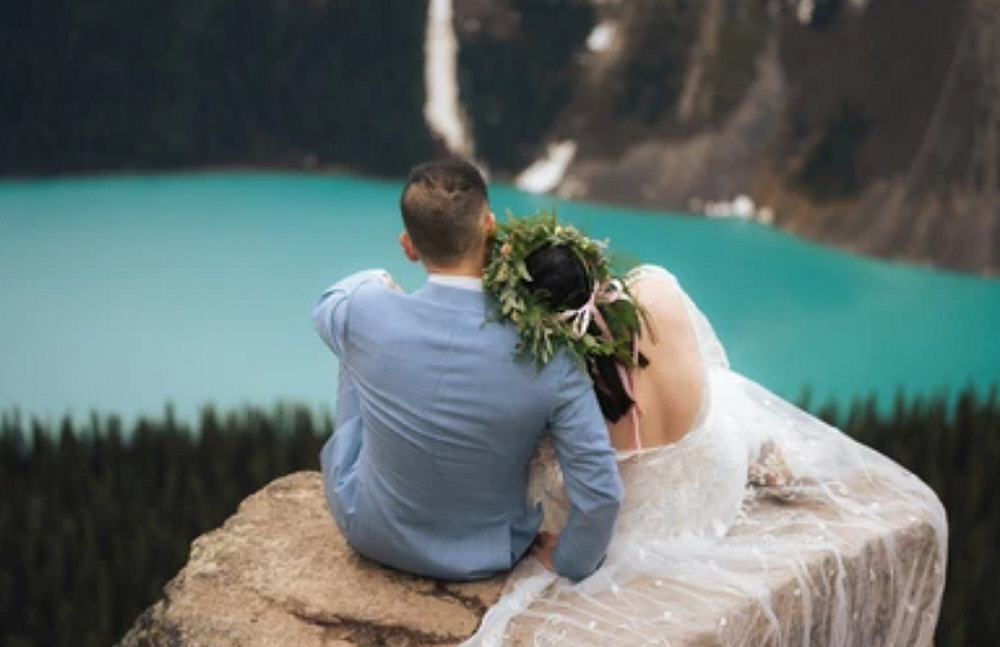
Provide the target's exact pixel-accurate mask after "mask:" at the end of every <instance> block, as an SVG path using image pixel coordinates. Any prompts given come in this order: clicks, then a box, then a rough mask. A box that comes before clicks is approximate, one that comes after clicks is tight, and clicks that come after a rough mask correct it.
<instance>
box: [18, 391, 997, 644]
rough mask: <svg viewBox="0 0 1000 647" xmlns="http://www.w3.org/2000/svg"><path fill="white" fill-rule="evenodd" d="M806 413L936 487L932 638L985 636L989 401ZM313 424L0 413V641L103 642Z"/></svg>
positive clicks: (305, 452)
mask: <svg viewBox="0 0 1000 647" xmlns="http://www.w3.org/2000/svg"><path fill="white" fill-rule="evenodd" d="M819 413H820V415H821V417H823V418H825V419H826V420H828V421H830V422H832V423H834V424H837V425H839V426H840V427H841V428H842V429H844V430H845V431H846V432H848V433H849V434H851V435H852V436H854V437H855V438H857V439H858V440H860V441H862V442H864V443H866V444H868V445H870V446H872V447H874V448H875V449H877V450H879V451H881V452H883V453H884V454H886V455H888V456H890V457H891V458H893V459H894V460H896V461H897V462H899V463H900V464H902V465H904V466H906V467H907V468H909V469H910V470H912V471H913V472H914V473H916V474H917V475H918V476H919V477H920V478H922V479H923V480H924V481H926V482H927V483H928V484H929V485H930V486H931V487H932V488H934V490H935V491H936V492H937V493H938V495H939V496H940V498H941V499H942V501H943V502H944V505H945V508H946V509H947V511H948V520H949V524H950V546H949V556H948V560H949V568H948V581H947V589H946V592H945V597H944V604H943V609H942V613H941V621H940V623H939V626H938V632H937V637H936V643H937V644H939V645H978V644H990V643H991V641H992V639H993V638H994V637H995V636H997V635H1000V602H998V599H997V596H995V595H993V593H992V588H991V587H992V584H993V580H992V578H993V577H995V575H996V573H998V572H1000V554H998V553H997V551H996V546H997V545H1000V506H997V505H996V504H995V502H993V500H992V496H991V494H992V490H991V486H992V483H993V479H994V478H995V471H996V469H997V466H998V465H1000V397H998V393H997V390H996V389H994V390H993V391H992V392H991V393H989V394H988V395H985V396H984V395H982V394H978V395H977V393H975V392H973V391H972V390H967V391H965V392H963V393H962V394H961V396H960V397H958V398H957V401H956V402H955V403H953V404H949V403H948V401H947V400H946V398H944V397H943V396H941V397H934V398H917V399H911V400H905V399H904V398H899V399H898V401H897V404H896V407H895V410H894V411H893V412H892V413H891V415H884V414H882V413H880V412H879V410H878V409H877V407H876V406H875V403H874V401H873V400H868V401H858V402H855V403H853V405H852V406H850V407H847V408H840V409H838V408H837V407H832V406H827V407H824V408H823V409H822V410H821V411H820V412H819ZM330 433H332V421H331V419H330V417H329V416H328V415H325V414H322V415H316V414H314V413H313V412H311V411H309V410H308V409H305V408H303V407H297V406H290V405H285V406H279V407H277V408H275V409H272V410H263V409H256V408H246V409H242V410H237V411H231V412H228V413H225V414H221V413H219V412H217V411H216V410H214V409H212V408H206V409H205V410H204V411H203V412H202V414H201V417H200V420H199V421H198V422H197V423H196V424H194V425H188V424H184V423H181V422H179V421H177V420H176V419H175V418H174V416H173V415H172V414H171V412H170V410H169V409H168V410H167V412H166V413H165V415H164V416H163V417H162V418H161V419H157V420H151V419H143V420H140V421H138V422H137V423H135V425H133V426H132V427H130V428H126V427H125V426H124V425H123V424H122V422H121V421H120V420H119V419H118V418H116V417H114V416H103V417H102V416H96V415H95V416H92V417H91V419H90V420H89V421H88V422H87V423H85V424H82V425H81V424H75V423H74V422H73V421H71V420H69V419H64V420H63V421H62V422H61V423H59V424H57V425H52V424H44V423H41V422H39V421H38V420H34V419H32V420H25V419H23V417H22V416H20V415H17V414H15V413H8V414H5V415H4V416H2V418H0V491H2V498H0V647H28V646H34V645H38V646H62V645H65V646H74V647H87V646H91V645H93V646H98V645H101V646H104V645H108V644H111V643H113V642H115V641H116V640H118V639H119V638H120V637H121V636H122V635H123V634H124V632H125V631H126V630H127V629H128V627H129V626H130V625H131V623H132V622H133V620H134V619H135V618H136V617H137V616H138V615H139V614H140V613H141V612H142V611H143V610H144V609H145V608H146V607H148V606H149V605H151V604H152V603H153V602H155V601H156V600H157V599H159V598H160V597H161V595H162V587H163V586H164V585H165V584H166V583H167V581H169V579H170V578H171V577H173V576H174V575H175V574H176V573H177V572H178V571H179V570H180V569H181V567H183V565H184V564H185V563H186V561H187V554H188V550H189V547H190V542H191V541H192V540H193V539H194V538H195V537H197V536H198V535H199V534H201V533H203V532H206V531H207V530H210V529H212V528H215V527H218V526H219V525H221V524H222V522H223V521H224V520H225V519H226V517H228V516H229V515H231V514H232V513H233V512H234V511H235V509H236V507H237V505H238V504H239V502H240V501H241V500H242V499H244V498H245V497H246V496H247V495H249V494H250V493H252V492H254V491H256V490H258V489H260V488H261V487H263V486H264V485H265V484H266V483H268V482H269V481H271V480H273V479H274V478H276V477H278V476H280V475H283V474H287V473H289V472H293V471H296V470H300V469H318V454H319V450H320V447H321V446H322V443H323V442H324V441H325V440H326V438H327V437H328V436H329V434H330Z"/></svg>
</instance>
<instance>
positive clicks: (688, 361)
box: [608, 272, 705, 451]
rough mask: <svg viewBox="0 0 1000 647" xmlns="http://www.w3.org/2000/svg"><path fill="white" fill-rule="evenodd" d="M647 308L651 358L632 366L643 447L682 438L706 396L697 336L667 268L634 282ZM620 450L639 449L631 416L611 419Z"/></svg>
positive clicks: (642, 342) (645, 332)
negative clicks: (663, 271)
mask: <svg viewBox="0 0 1000 647" xmlns="http://www.w3.org/2000/svg"><path fill="white" fill-rule="evenodd" d="M629 286H630V288H631V290H632V294H633V296H634V297H635V299H636V300H637V301H638V302H639V304H640V305H641V306H642V308H643V309H644V311H645V313H646V321H644V322H643V326H642V336H641V338H640V339H639V351H640V352H641V353H642V354H643V355H645V356H646V358H647V359H649V365H648V366H646V367H645V368H636V369H633V371H632V380H633V386H634V389H635V398H636V401H637V402H638V403H639V410H640V414H639V437H640V439H641V442H642V447H643V448H648V447H658V446H661V445H667V444H670V443H673V442H676V441H678V440H680V439H681V438H682V437H683V436H684V435H685V434H686V433H687V432H688V431H690V430H691V428H692V426H693V425H694V423H695V420H696V419H697V417H698V413H699V411H701V407H702V399H703V398H704V397H705V395H704V394H705V387H704V384H705V370H704V366H703V365H702V360H701V355H700V354H699V351H698V339H697V337H696V336H695V332H694V328H693V326H692V325H691V321H690V319H689V317H688V311H687V307H686V305H685V301H684V298H683V296H682V294H681V292H680V291H679V290H678V289H677V284H676V282H675V281H673V280H671V278H670V277H669V275H667V274H666V273H662V274H660V273H652V272H639V273H638V274H637V275H636V276H635V278H634V279H633V280H632V281H631V282H630V284H629ZM608 431H609V434H610V436H611V444H612V445H614V447H615V449H617V450H620V451H621V450H631V449H636V446H635V437H634V434H633V427H632V418H631V416H628V415H626V416H624V417H622V418H621V419H620V420H619V421H618V422H616V423H614V424H611V425H609V427H608Z"/></svg>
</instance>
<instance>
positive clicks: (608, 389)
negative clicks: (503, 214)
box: [524, 245, 648, 422]
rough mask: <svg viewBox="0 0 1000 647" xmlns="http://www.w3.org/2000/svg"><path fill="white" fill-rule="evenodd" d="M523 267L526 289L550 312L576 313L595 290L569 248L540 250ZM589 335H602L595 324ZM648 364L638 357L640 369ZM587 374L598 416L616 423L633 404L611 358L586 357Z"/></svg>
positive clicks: (564, 246)
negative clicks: (592, 385)
mask: <svg viewBox="0 0 1000 647" xmlns="http://www.w3.org/2000/svg"><path fill="white" fill-rule="evenodd" d="M524 264H525V267H526V268H527V270H528V274H530V275H531V282H530V283H528V287H529V289H531V290H533V291H535V292H538V293H539V294H540V295H541V296H542V298H543V299H545V301H546V302H547V303H548V304H549V306H551V307H552V309H553V310H571V309H576V308H579V307H581V306H582V305H583V304H585V303H587V300H588V299H590V293H591V292H592V291H593V289H594V282H593V279H591V278H590V276H589V275H588V273H587V268H585V267H584V264H583V263H582V262H581V261H580V259H579V258H578V257H577V255H576V254H574V253H573V250H572V249H570V247H569V246H567V245H548V246H546V247H541V248H539V249H536V250H535V251H533V252H531V253H530V254H528V255H527V257H525V259H524ZM598 307H600V306H598ZM589 331H590V332H591V333H592V334H594V335H600V334H601V332H600V329H599V328H598V327H597V324H595V323H594V322H591V324H590V328H589ZM647 364H648V361H647V360H646V358H645V357H642V356H640V357H639V366H640V367H641V366H646V365H647ZM587 371H588V372H589V373H590V377H591V379H592V380H593V382H594V391H595V392H596V393H597V401H598V403H599V404H600V405H601V413H603V414H604V417H605V418H607V419H608V420H610V421H611V422H618V420H619V419H621V417H622V416H624V415H625V414H626V413H628V411H629V409H631V408H632V405H633V404H635V401H634V400H633V399H632V398H631V397H630V396H629V394H628V392H627V391H626V390H625V385H624V384H622V380H621V375H620V373H619V372H618V366H617V364H616V363H615V360H614V358H613V357H588V358H587Z"/></svg>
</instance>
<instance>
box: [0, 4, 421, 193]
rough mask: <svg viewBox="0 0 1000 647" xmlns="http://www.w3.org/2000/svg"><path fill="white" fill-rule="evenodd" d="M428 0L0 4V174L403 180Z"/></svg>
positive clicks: (415, 130) (417, 122) (416, 140)
mask: <svg viewBox="0 0 1000 647" xmlns="http://www.w3.org/2000/svg"><path fill="white" fill-rule="evenodd" d="M426 13H427V9H426V2H417V1H414V0H379V2H324V1H322V0H287V1H283V2H282V1H278V0H238V1H237V0H167V1H165V2H154V3H137V2H129V1H128V0H94V1H88V2H79V1H77V0H7V1H5V2H4V3H2V4H0V78H2V79H3V84H2V87H0V174H11V175H26V174H47V173H59V172H80V171H107V170H139V169H142V170H147V169H159V168H178V167H192V166H197V167H204V166H217V165H267V166H271V167H274V166H293V167H302V166H305V167H309V166H315V165H324V166H329V165H333V166H344V167H350V168H352V169H356V170H359V171H367V172H373V173H396V174H398V173H401V172H404V171H405V170H406V169H408V168H409V167H410V166H411V165H412V164H414V163H415V162H417V161H419V160H422V159H425V158H427V157H428V156H430V155H431V154H432V146H433V145H432V142H431V139H430V136H429V134H428V133H427V129H426V127H425V126H424V123H423V113H422V110H423V103H424V87H423V41H424V25H425V18H426Z"/></svg>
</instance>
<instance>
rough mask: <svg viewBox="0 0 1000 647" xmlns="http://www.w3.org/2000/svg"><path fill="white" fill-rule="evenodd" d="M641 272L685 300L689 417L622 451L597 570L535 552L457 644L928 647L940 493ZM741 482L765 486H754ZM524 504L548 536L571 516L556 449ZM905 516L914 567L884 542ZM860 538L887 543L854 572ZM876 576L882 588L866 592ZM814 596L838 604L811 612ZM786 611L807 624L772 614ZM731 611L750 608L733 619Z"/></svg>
mask: <svg viewBox="0 0 1000 647" xmlns="http://www.w3.org/2000/svg"><path fill="white" fill-rule="evenodd" d="M640 277H656V278H658V279H660V280H661V281H662V283H663V285H664V286H665V287H664V289H674V290H677V291H678V292H679V293H680V295H681V296H682V299H683V301H684V303H685V307H686V310H687V316H688V319H689V322H690V324H691V326H692V328H693V332H694V334H695V337H696V339H697V343H698V347H699V348H698V351H699V355H700V358H701V362H702V365H703V367H704V377H705V379H704V382H703V383H704V389H705V392H704V397H703V400H702V406H701V410H700V412H699V413H698V415H697V418H696V421H695V423H694V424H693V425H692V428H691V429H690V431H688V432H687V433H686V434H685V435H684V436H683V437H682V438H681V440H679V441H678V442H676V443H673V444H671V445H666V446H661V447H655V448H647V449H642V450H639V451H633V452H626V453H620V454H619V469H620V471H621V476H622V483H623V485H624V488H625V501H624V504H623V506H622V510H621V513H620V515H619V519H618V524H617V526H616V529H615V534H614V537H613V539H612V542H611V545H610V547H609V549H608V553H607V557H606V559H605V562H604V564H603V565H602V567H601V568H600V569H599V570H598V571H597V572H596V573H595V574H594V575H592V576H591V577H589V578H587V579H586V580H584V581H583V582H580V583H576V584H574V583H572V582H570V581H568V580H565V579H563V578H559V577H557V576H556V575H554V574H552V573H551V572H549V571H547V570H545V569H544V568H543V567H541V565H540V564H539V562H538V561H537V560H536V559H535V558H533V557H528V558H526V559H524V560H522V562H521V563H520V564H519V565H518V566H517V568H516V569H515V570H514V572H513V573H512V575H511V577H510V578H509V580H508V582H507V585H506V587H505V589H504V592H503V595H502V596H501V598H500V600H499V601H498V602H497V603H496V604H495V605H494V606H493V607H491V608H490V610H489V611H488V612H487V614H486V616H485V617H484V619H483V621H482V624H481V626H480V628H479V630H478V631H477V632H476V634H475V635H474V636H473V637H472V638H470V639H469V640H468V641H467V642H466V643H465V644H466V645H470V646H471V645H507V644H517V645H522V644H524V645H580V644H603V645H646V644H670V641H671V637H672V636H683V635H685V631H688V630H690V628H691V627H695V626H701V625H706V623H708V624H709V625H710V626H711V627H712V632H711V637H710V638H708V639H706V640H707V642H706V643H705V644H765V643H766V644H774V645H805V644H810V643H811V642H818V643H819V644H824V645H869V644H876V642H874V641H876V640H877V644H882V645H890V644H898V645H911V644H930V643H931V641H932V638H933V632H934V627H935V625H936V621H937V613H938V609H939V605H940V599H941V594H942V591H943V583H944V565H945V547H946V544H947V525H946V520H945V516H944V510H943V509H942V508H941V505H940V503H939V502H938V500H937V498H936V497H935V496H934V494H933V493H932V492H931V491H930V490H929V488H927V486H926V485H924V484H923V483H921V482H920V481H919V480H918V479H916V478H915V477H913V476H912V475H911V474H910V473H909V472H907V471H905V470H904V469H902V468H900V467H899V466H898V465H896V464H895V463H893V462H892V461H890V460H889V459H887V458H885V457H883V456H881V455H880V454H878V453H876V452H874V451H872V450H870V449H868V448H866V447H864V446H862V445H859V444H858V443H856V442H854V441H852V440H851V439H849V438H848V437H846V436H845V435H844V434H842V433H841V432H840V431H838V430H837V429H834V428H832V427H830V426H828V425H826V424H825V423H823V422H822V421H820V420H818V419H816V418H814V417H812V416H810V415H809V414H807V413H805V412H803V411H801V410H800V409H798V408H796V407H794V406H792V405H791V404H789V403H787V402H785V401H784V400H782V399H781V398H779V397H777V396H776V395H774V394H772V393H770V392H768V391H767V390H765V389H764V388H762V387H760V386H759V385H757V384H755V383H753V382H751V381H749V380H747V379H745V378H743V377H742V376H740V375H739V374H737V373H735V372H733V371H731V370H730V369H729V364H728V361H727V359H726V354H725V351H724V350H723V348H722V346H721V344H720V343H719V341H718V338H717V337H716V335H715V333H714V331H713V330H712V327H711V325H710V324H709V322H708V321H707V319H706V318H705V317H704V315H702V313H701V312H700V311H699V310H698V309H697V307H696V306H695V305H694V304H693V303H692V302H691V300H690V299H689V298H688V297H687V295H686V294H685V293H684V292H683V290H681V288H680V286H679V285H678V283H677V281H676V279H674V277H673V276H672V275H670V274H669V273H668V272H667V271H666V270H664V269H662V268H659V267H655V266H648V265H647V266H642V267H641V268H638V269H637V270H635V271H634V272H633V273H632V274H630V275H629V280H635V279H637V278H640ZM654 361H655V360H654ZM664 397H669V394H664ZM641 404H642V403H641V402H640V407H641ZM774 446H777V447H778V448H780V454H779V453H774V452H772V453H770V454H769V455H770V456H772V457H773V456H775V455H783V457H784V462H785V463H786V466H787V470H785V471H781V472H774V473H769V469H770V468H769V467H768V466H767V465H766V464H762V460H761V457H762V452H761V448H762V447H764V448H773V447H774ZM763 454H764V455H768V451H766V450H765V451H764V452H763ZM763 462H764V463H766V462H767V461H766V460H764V461H763ZM788 472H790V474H791V476H792V480H791V481H786V476H787V473H788ZM748 473H749V475H750V477H752V480H756V481H758V483H759V484H760V485H762V486H763V485H764V484H765V483H766V484H767V486H765V487H759V488H748ZM887 494H888V496H887ZM869 495H870V496H869ZM876 498H877V502H876V501H875V499H876ZM529 499H531V500H532V502H536V501H541V503H542V505H543V507H544V510H545V522H544V524H543V529H545V530H549V531H552V532H558V531H559V529H560V528H561V527H562V526H563V525H564V524H565V520H566V515H567V514H568V509H569V508H568V503H567V501H566V498H565V495H564V493H563V490H562V482H561V474H560V472H559V468H558V465H557V464H556V460H555V453H554V449H553V447H552V445H551V444H550V443H543V445H542V447H541V448H540V449H539V453H538V456H537V457H536V458H535V460H534V462H533V465H532V468H531V475H530V485H529ZM768 500H769V501H770V505H768ZM775 502H777V503H775ZM900 519H909V520H912V521H914V523H917V522H922V523H926V524H927V526H928V528H929V530H928V533H927V534H929V535H930V536H931V537H933V540H932V541H929V542H928V543H929V545H930V548H929V549H928V550H925V551H924V552H923V553H917V554H916V555H917V557H916V558H915V559H911V558H910V557H911V556H910V554H909V553H907V554H903V553H904V551H910V553H912V552H913V550H914V549H913V547H912V546H910V545H909V544H907V545H906V546H897V545H895V543H894V541H893V540H892V534H891V532H890V529H891V528H894V527H898V526H899V523H900V521H899V520H900ZM858 531H863V532H866V533H868V534H869V535H871V534H873V533H874V535H875V536H879V537H882V538H883V542H882V547H881V548H880V549H878V550H876V549H871V548H869V549H868V550H869V552H871V553H872V555H870V556H869V555H867V553H866V554H865V557H864V559H863V560H862V561H863V562H864V564H867V569H868V570H869V571H871V572H870V573H869V572H866V573H861V574H860V575H859V574H858V573H856V572H855V571H857V570H858V567H857V563H861V562H857V563H855V564H854V565H852V566H851V567H850V568H848V567H847V566H845V560H844V557H845V555H844V552H845V551H847V550H857V547H856V546H852V545H850V544H851V541H850V540H849V538H850V537H856V536H857V535H858ZM855 543H856V542H855ZM845 546H847V548H845ZM817 550H819V551H829V552H830V554H832V556H833V558H834V559H833V561H832V563H833V564H834V571H835V572H833V573H831V574H830V576H829V577H826V576H824V575H823V574H822V573H820V574H819V575H817V574H816V573H815V572H813V569H812V568H811V567H810V566H809V559H808V556H809V555H815V554H816V553H815V551H817ZM823 563H825V562H823ZM877 570H887V573H877V572H876V571H877ZM862 576H863V577H862ZM782 577H784V578H785V579H788V580H790V581H792V582H793V583H794V586H792V587H787V586H786V587H784V589H781V590H784V591H785V592H786V593H787V594H788V596H791V598H793V599H791V600H790V601H786V600H773V599H771V591H772V589H773V588H774V586H775V585H774V582H775V581H777V580H780V579H781V578H782ZM876 577H879V578H885V577H888V578H889V579H890V580H891V581H890V582H888V583H886V582H882V581H880V582H879V585H878V586H874V585H872V586H868V583H869V582H868V578H871V581H872V582H874V581H875V578H876ZM855 580H857V581H855ZM862 580H864V581H862ZM831 587H832V589H833V593H831V590H832V589H831ZM734 600H738V601H739V604H735V606H734ZM821 600H832V601H833V604H832V605H830V604H826V605H824V606H822V608H820V607H821V602H820V601H821ZM779 602H780V604H781V605H782V608H785V606H787V605H791V606H790V607H788V608H793V609H796V612H795V613H796V614H798V617H800V620H798V621H795V622H788V621H786V619H783V618H781V617H779V616H780V615H781V612H779V611H778V610H777V607H778V605H779ZM737 607H738V608H741V609H743V611H742V612H741V613H740V614H737V615H736V616H734V615H733V614H732V609H733V608H737ZM785 614H786V615H787V614H788V612H787V610H786V611H785ZM816 626H819V627H820V628H821V630H822V631H821V632H820V633H819V634H818V635H815V632H816V628H815V627H816ZM751 629H753V632H751ZM750 636H754V638H750ZM762 637H763V638H762ZM750 641H752V642H750ZM699 644H701V643H699Z"/></svg>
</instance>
